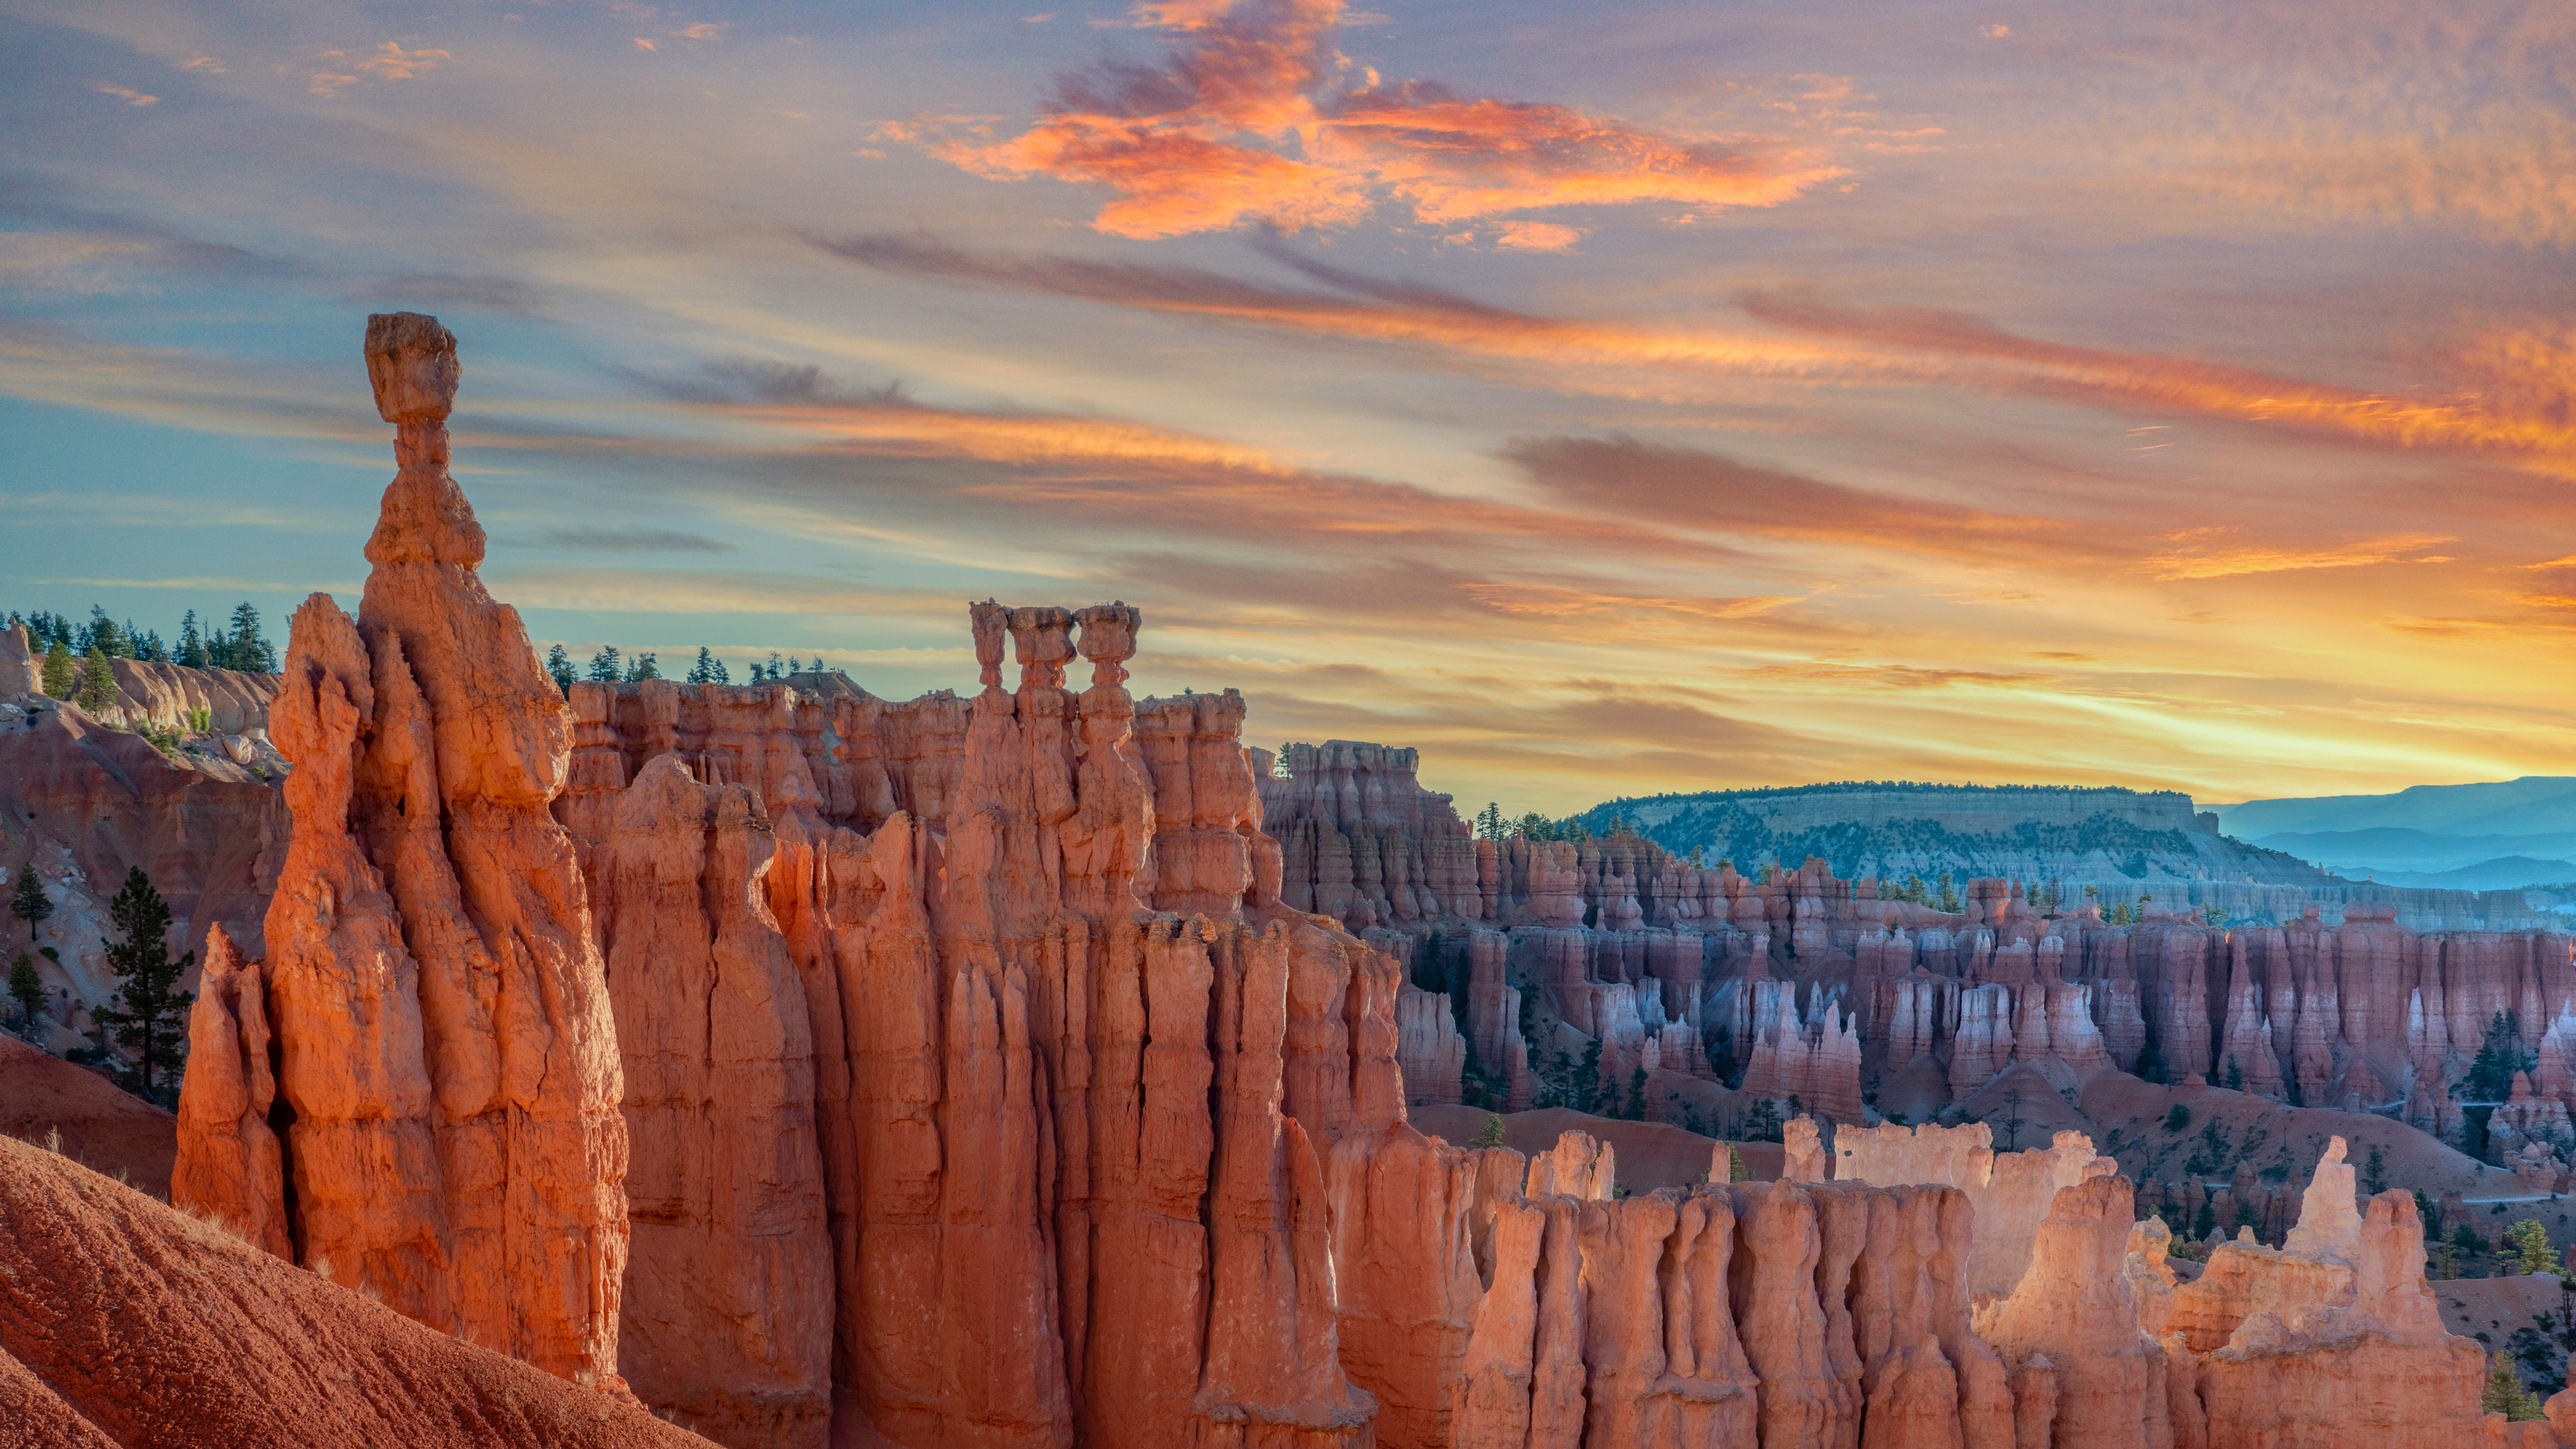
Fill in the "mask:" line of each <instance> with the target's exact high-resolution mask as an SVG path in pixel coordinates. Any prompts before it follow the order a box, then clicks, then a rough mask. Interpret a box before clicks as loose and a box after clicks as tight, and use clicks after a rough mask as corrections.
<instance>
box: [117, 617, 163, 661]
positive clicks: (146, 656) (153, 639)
mask: <svg viewBox="0 0 2576 1449" xmlns="http://www.w3.org/2000/svg"><path fill="white" fill-rule="evenodd" d="M125 637H126V638H127V639H129V640H131V641H133V644H134V657H135V658H137V659H140V660H143V661H144V662H146V663H150V664H167V663H169V662H170V646H168V645H167V644H164V643H162V642H161V633H160V631H159V630H157V629H144V630H140V631H138V630H136V629H135V627H134V621H133V620H132V619H128V620H126V621H125Z"/></svg>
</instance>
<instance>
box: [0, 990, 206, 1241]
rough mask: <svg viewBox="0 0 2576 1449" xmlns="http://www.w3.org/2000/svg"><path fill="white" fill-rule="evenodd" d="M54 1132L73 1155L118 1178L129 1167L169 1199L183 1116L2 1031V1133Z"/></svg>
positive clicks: (147, 1187) (141, 1187) (30, 1136)
mask: <svg viewBox="0 0 2576 1449" xmlns="http://www.w3.org/2000/svg"><path fill="white" fill-rule="evenodd" d="M54 1130H60V1131H61V1133H62V1134H63V1147H62V1152H63V1155H64V1156H65V1157H68V1158H70V1159H72V1160H73V1161H74V1162H79V1163H84V1164H86V1165H88V1166H90V1167H94V1168H97V1169H98V1170H99V1171H101V1172H104V1173H106V1174H107V1175H108V1176H110V1177H114V1176H115V1175H116V1173H117V1170H118V1169H119V1168H122V1169H124V1171H125V1181H126V1182H127V1183H129V1184H130V1185H132V1186H133V1187H134V1188H135V1189H136V1190H137V1191H141V1192H147V1193H150V1194H151V1195H152V1196H154V1197H157V1198H160V1199H161V1200H162V1201H164V1202H167V1201H169V1199H170V1164H171V1162H172V1161H173V1160H175V1159H176V1158H177V1157H178V1155H179V1119H178V1118H176V1117H173V1116H171V1115H170V1114H169V1113H167V1112H164V1111H162V1110H161V1109H160V1108H158V1107H155V1106H153V1105H152V1104H151V1103H149V1102H147V1101H144V1100H143V1099H142V1098H141V1097H137V1096H134V1095H133V1094H131V1093H128V1092H123V1091H119V1090H118V1089H117V1087H116V1084H115V1083H113V1082H110V1081H109V1080H107V1079H106V1078H105V1077H102V1076H100V1075H99V1074H98V1073H96V1072H93V1071H91V1070H89V1069H88V1068H87V1067H76V1066H73V1065H72V1064H71V1063H69V1062H67V1061H64V1060H63V1059H62V1058H60V1057H57V1056H50V1055H47V1054H46V1053H44V1052H41V1051H38V1050H37V1049H36V1048H34V1047H31V1046H29V1045H27V1044H26V1043H25V1042H22V1041H20V1040H18V1039H17V1038H16V1037H14V1036H10V1035H8V1034H7V1033H5V1032H0V1133H5V1134H7V1135H8V1136H11V1137H22V1138H25V1139H26V1140H27V1141H29V1142H42V1141H44V1140H45V1134H46V1133H47V1132H50V1131H54Z"/></svg>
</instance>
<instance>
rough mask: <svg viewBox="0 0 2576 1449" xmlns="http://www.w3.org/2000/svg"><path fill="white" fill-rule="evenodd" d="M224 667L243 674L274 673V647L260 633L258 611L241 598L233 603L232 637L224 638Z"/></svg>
mask: <svg viewBox="0 0 2576 1449" xmlns="http://www.w3.org/2000/svg"><path fill="white" fill-rule="evenodd" d="M223 667H224V668H226V669H237V670H240V671H241V672H242V673H244V674H275V673H276V672H277V647H276V646H275V645H273V644H271V643H269V642H268V640H267V639H266V638H264V637H262V636H261V634H260V632H259V610H257V609H254V608H252V607H251V606H250V600H248V599H244V600H242V601H241V602H240V603H238V604H236V605H234V606H233V623H232V636H231V637H230V638H228V639H226V640H225V641H224V663H223Z"/></svg>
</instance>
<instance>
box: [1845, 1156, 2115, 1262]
mask: <svg viewBox="0 0 2576 1449" xmlns="http://www.w3.org/2000/svg"><path fill="white" fill-rule="evenodd" d="M1994 1140H1995V1139H1994V1132H1993V1129H1991V1128H1989V1127H1987V1126H1986V1124H1984V1123H1982V1122H1974V1123H1970V1124H1968V1125H1966V1126H1963V1127H1939V1126H1934V1125H1931V1124H1928V1123H1927V1124H1925V1125H1924V1126H1921V1127H1905V1126H1898V1125H1893V1124H1891V1125H1886V1126H1880V1127H1876V1128H1863V1127H1844V1128H1840V1129H1838V1130H1837V1131H1836V1132H1835V1134H1834V1153H1835V1156H1834V1176H1835V1178H1836V1180H1838V1181H1844V1182H1868V1183H1877V1184H1880V1185H1883V1186H1894V1185H1896V1184H1899V1183H1946V1184H1949V1185H1951V1186H1955V1187H1957V1188H1959V1189H1960V1190H1961V1191H1962V1192H1964V1193H1965V1194H1966V1195H1967V1199H1968V1202H1969V1203H1970V1204H1971V1205H1972V1206H1973V1207H1974V1209H1975V1214H1976V1215H1975V1222H1976V1234H1975V1238H1974V1241H1973V1242H1972V1243H1971V1245H1970V1248H1969V1253H1968V1258H1967V1278H1968V1289H1969V1291H1970V1292H1971V1293H1974V1294H1977V1295H1980V1296H1981V1297H1987V1298H1991V1297H1997V1296H2000V1295H2003V1294H2008V1293H2011V1292H2013V1291H2015V1289H2016V1287H2017V1286H2018V1285H2019V1284H2021V1283H2022V1282H2023V1281H2024V1278H2025V1276H2026V1275H2027V1274H2028V1273H2029V1272H2030V1271H2031V1266H2032V1262H2033V1256H2032V1255H2033V1254H2034V1253H2035V1252H2036V1251H2037V1243H2038V1240H2039V1237H2040V1235H2041V1231H2042V1228H2043V1226H2044V1224H2045V1223H2046V1220H2047V1218H2048V1215H2049V1213H2050V1212H2051V1211H2052V1209H2053V1208H2054V1206H2055V1204H2056V1202H2057V1199H2058V1197H2059V1196H2060V1192H2061V1189H2064V1188H2070V1187H2074V1186H2075V1185H2077V1184H2079V1183H2083V1182H2087V1181H2090V1180H2092V1179H2095V1178H2100V1177H2107V1176H2109V1175H2111V1174H2113V1173H2115V1172H2117V1171H2118V1170H2119V1168H2118V1164H2116V1163H2115V1162H2113V1161H2112V1160H2111V1159H2110V1158H2107V1157H2097V1156H2095V1155H2094V1153H2093V1142H2092V1139H2091V1138H2088V1137H2086V1136H2085V1135H2084V1134H2082V1133H2080V1132H2060V1133H2058V1134H2057V1136H2056V1139H2055V1140H2054V1141H2053V1142H2051V1143H2050V1145H2048V1146H2046V1147H2034V1148H2031V1149H2028V1150H2026V1151H2022V1152H1997V1151H1995V1150H1994ZM2122 1190H2123V1191H2124V1192H2126V1191H2127V1190H2128V1189H2127V1188H2126V1187H2124V1188H2123V1189H2122Z"/></svg>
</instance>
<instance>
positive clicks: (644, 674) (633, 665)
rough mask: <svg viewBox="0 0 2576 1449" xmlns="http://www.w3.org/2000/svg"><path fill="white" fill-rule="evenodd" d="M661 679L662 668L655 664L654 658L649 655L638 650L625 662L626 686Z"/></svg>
mask: <svg viewBox="0 0 2576 1449" xmlns="http://www.w3.org/2000/svg"><path fill="white" fill-rule="evenodd" d="M661 677H662V666H661V665H660V664H659V663H657V662H655V657H654V656H653V655H651V654H648V653H645V652H643V651H642V650H638V651H636V653H635V655H634V657H633V658H630V659H628V660H627V661H626V682H627V683H628V684H634V683H637V682H639V681H642V680H646V679H659V678H661Z"/></svg>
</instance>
